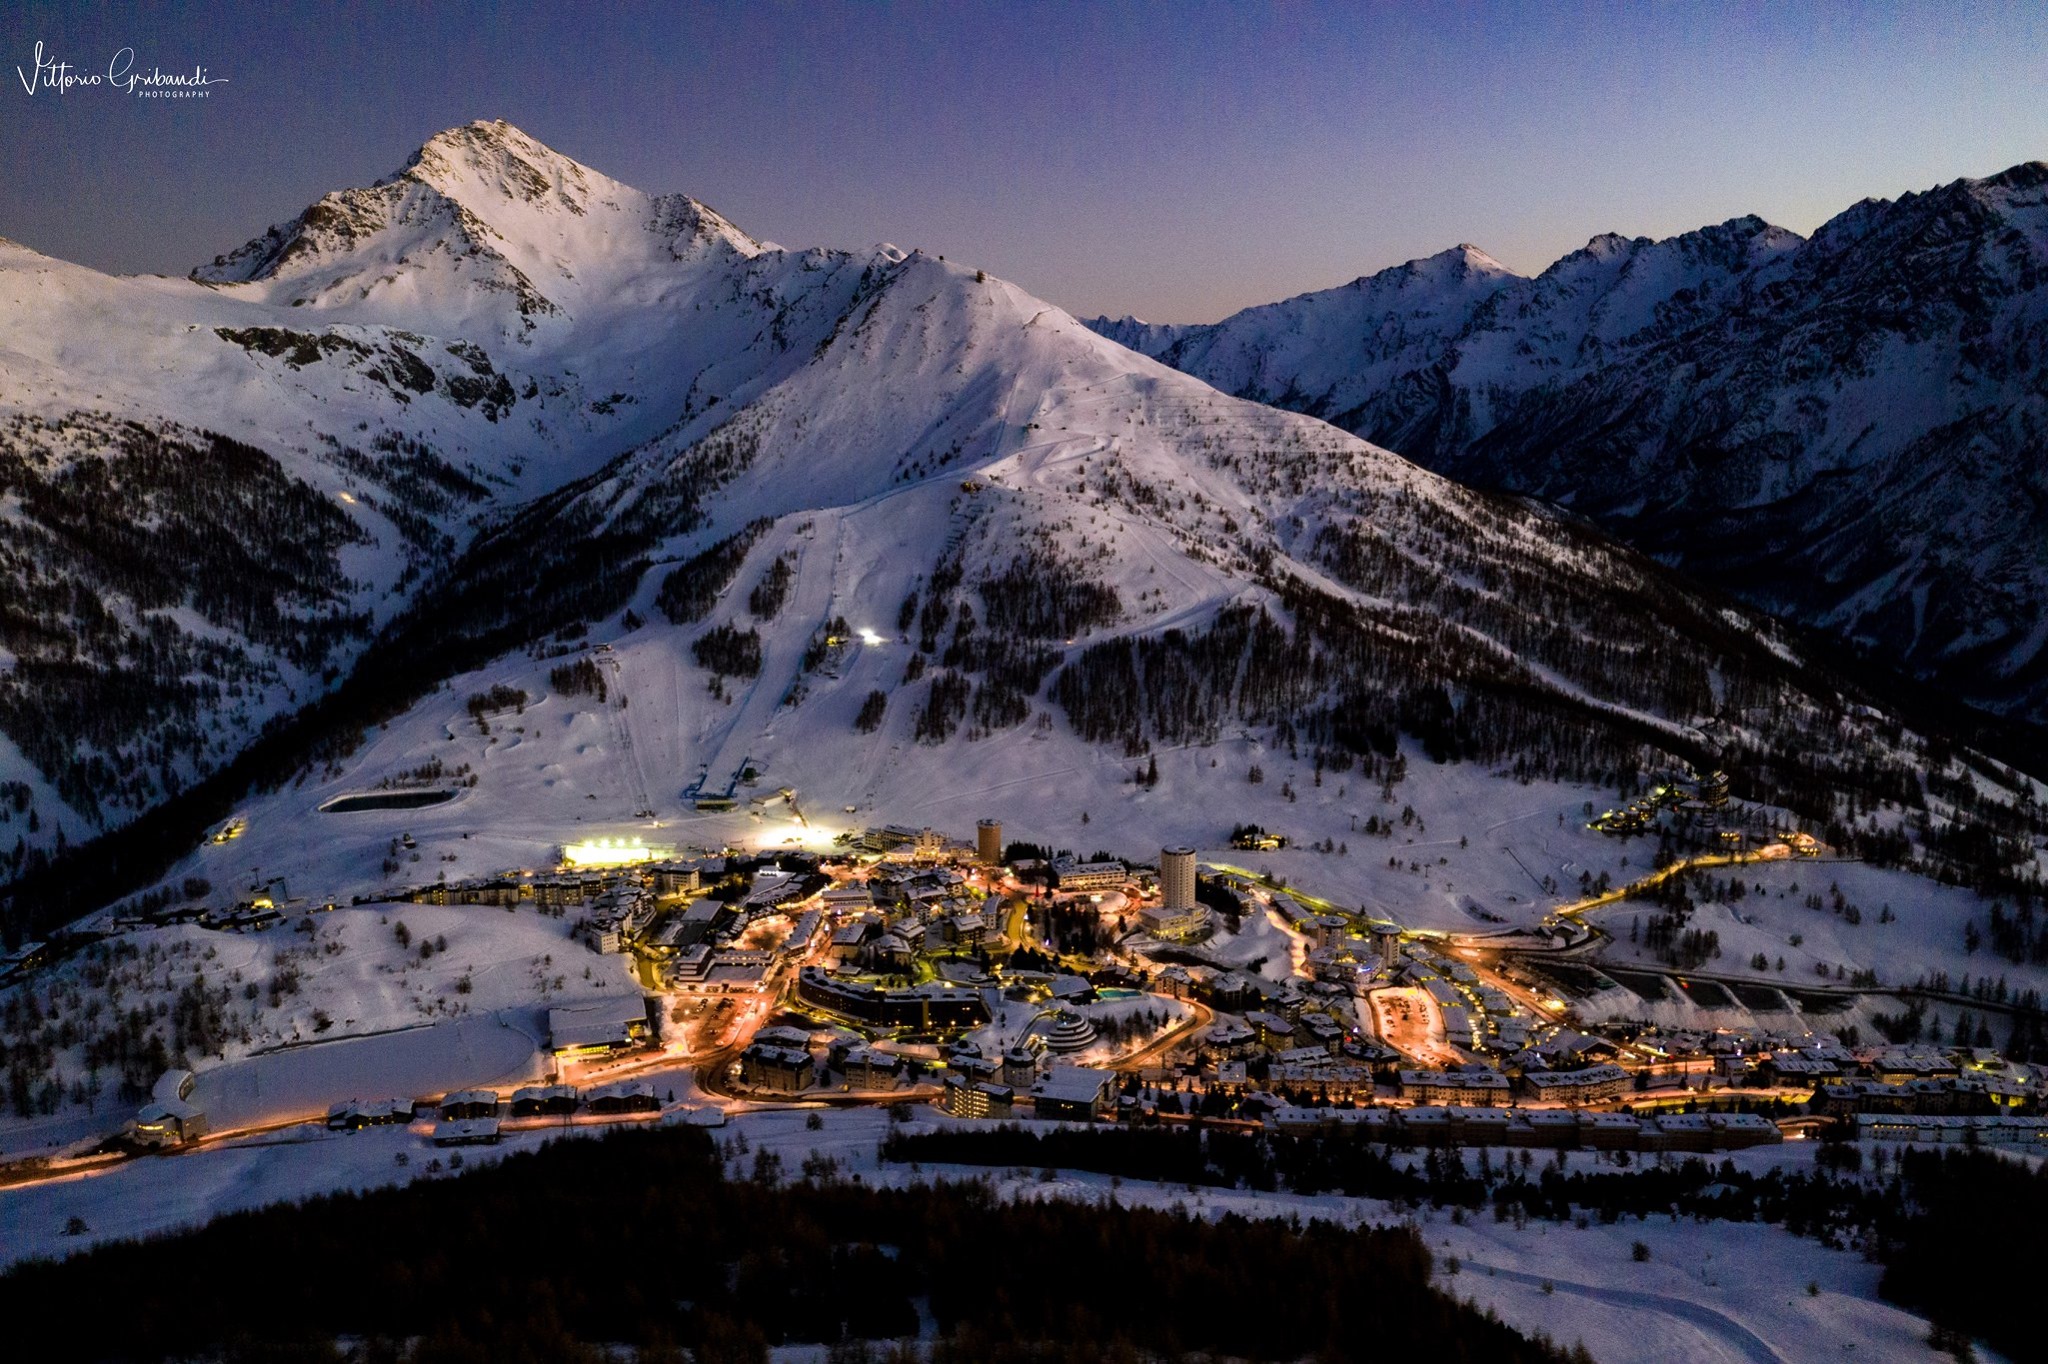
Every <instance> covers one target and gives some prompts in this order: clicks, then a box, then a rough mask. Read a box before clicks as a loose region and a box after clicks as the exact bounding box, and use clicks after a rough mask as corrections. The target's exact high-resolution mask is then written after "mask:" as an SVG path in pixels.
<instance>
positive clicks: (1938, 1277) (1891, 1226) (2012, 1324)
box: [882, 1126, 2048, 1359]
mask: <svg viewBox="0 0 2048 1364" xmlns="http://www.w3.org/2000/svg"><path fill="white" fill-rule="evenodd" d="M882 1155H883V1158H884V1159H886V1160H890V1161H897V1162H911V1161H916V1162H921V1163H923V1164H924V1165H926V1166H930V1165H974V1166H984V1167H1004V1168H1021V1169H1051V1168H1057V1169H1066V1170H1083V1171H1089V1172H1092V1173H1096V1174H1105V1175H1114V1176H1119V1177H1122V1178H1125V1179H1146V1180H1155V1181H1159V1182H1162V1183H1168V1184H1179V1185H1188V1186H1196V1187H1205V1186H1206V1187H1224V1188H1247V1189H1255V1190H1271V1189H1276V1188H1279V1189H1285V1190H1287V1191H1289V1192H1293V1193H1299V1194H1316V1193H1324V1192H1337V1193H1343V1194H1346V1195H1349V1196H1352V1197H1363V1198H1376V1199H1382V1200H1385V1201H1388V1202H1391V1203H1394V1204H1396V1205H1398V1206H1404V1207H1409V1208H1419V1207H1421V1206H1424V1205H1428V1206H1432V1207H1435V1208H1439V1209H1442V1208H1451V1209H1454V1210H1456V1214H1455V1215H1458V1216H1474V1215H1490V1216H1491V1217H1492V1218H1493V1220H1495V1221H1498V1222H1514V1223H1516V1224H1517V1225H1518V1226H1519V1225H1525V1224H1526V1223H1527V1222H1529V1221H1532V1220H1534V1221H1549V1222H1559V1223H1562V1222H1575V1223H1576V1222H1581V1221H1583V1222H1587V1223H1590V1222H1593V1221H1598V1222H1600V1223H1603V1224H1609V1225H1612V1224H1614V1223H1618V1222H1621V1221H1623V1220H1625V1219H1636V1220H1642V1219H1645V1218H1649V1217H1666V1218H1673V1219H1676V1218H1686V1219H1690V1220H1692V1221H1695V1222H1710V1221H1729V1222H1762V1223H1769V1224H1772V1225H1777V1226H1782V1227H1784V1228H1785V1229H1786V1230H1787V1231H1789V1232H1791V1233H1793V1234H1795V1235H1799V1236H1805V1237H1810V1238H1813V1239H1815V1240H1818V1241H1821V1242H1822V1243H1823V1244H1826V1245H1829V1246H1833V1247H1837V1248H1859V1247H1860V1248H1861V1249H1863V1250H1864V1251H1865V1252H1866V1253H1868V1254H1869V1255H1871V1256H1872V1257H1873V1258H1875V1259H1877V1260H1879V1261H1881V1262H1882V1263H1883V1264H1884V1265H1885V1272H1884V1278H1883V1280H1882V1282H1881V1284H1880V1291H1881V1292H1882V1293H1883V1294H1884V1296H1885V1297H1887V1298H1889V1299H1890V1300H1892V1301H1894V1302H1897V1303H1900V1304H1901V1305H1903V1306H1906V1307H1909V1308H1911V1309H1912V1310H1914V1311H1916V1312H1920V1313H1922V1314H1924V1315H1926V1316H1928V1317H1929V1318H1931V1319H1932V1320H1933V1321H1934V1322H1936V1323H1937V1325H1938V1327H1939V1328H1940V1329H1939V1330H1938V1332H1937V1334H1939V1335H1940V1336H1941V1337H1942V1338H1943V1339H1944V1340H1945V1341H1946V1342H1948V1343H1950V1344H1959V1342H1962V1341H1965V1340H1967V1339H1968V1338H1969V1337H1972V1336H1976V1337H1981V1338H1983V1339H1986V1340H1988V1341H1989V1342H1990V1343H1991V1344H1992V1345H1993V1346H1995V1347H1996V1348H1998V1349H1999V1350H2000V1351H2001V1352H2003V1353H2005V1354H2006V1355H2007V1356H2009V1357H2010V1358H2013V1359H2024V1358H2034V1357H2035V1355H2034V1349H2035V1348H2036V1347H2037V1346H2038V1343H2039V1334H2040V1328H2039V1321H2038V1314H2037V1311H2036V1309H2035V1306H2034V1299H2033V1296H2032V1294H2033V1292H2034V1289H2035V1280H2036V1279H2037V1277H2038V1270H2037V1267H2036V1266H2035V1264H2034V1262H2033V1260H2032V1258H2031V1257H2030V1256H2028V1255H2026V1254H2024V1253H2020V1252H2019V1251H2018V1249H2017V1248H2019V1247H2023V1246H2026V1245H2029V1244H2031V1243H2032V1241H2033V1239H2034V1238H2036V1237H2037V1236H2038V1234H2039V1228H2040V1227H2041V1226H2042V1225H2043V1219H2044V1218H2048V1169H2043V1168H2041V1167H2038V1166H2035V1165H2029V1164H2025V1163H2021V1162H2017V1161H2014V1160H2011V1159H2009V1158H2006V1157H2004V1156H2001V1155H1997V1154H1994V1153H1992V1152H1990V1151H1985V1150H1977V1149H1970V1148H1963V1149H1949V1150H1945V1151H1943V1150H1917V1149H1914V1148H1912V1147H1906V1148H1903V1149H1902V1150H1900V1151H1898V1152H1897V1154H1896V1155H1894V1154H1893V1153H1892V1152H1891V1151H1890V1150H1889V1149H1888V1148H1885V1147H1881V1146H1879V1147H1864V1146H1861V1145H1858V1144H1856V1143H1853V1142H1842V1141H1827V1142H1823V1143H1822V1144H1821V1146H1820V1148H1819V1149H1818V1152H1817V1159H1816V1168H1815V1169H1813V1170H1812V1171H1810V1172H1808V1171H1796V1170H1788V1169H1785V1168H1782V1167H1772V1168H1768V1169H1765V1170H1763V1171H1761V1172H1757V1171H1751V1170H1746V1169H1741V1168H1738V1167H1737V1166H1736V1165H1735V1164H1734V1163H1733V1162H1732V1161H1730V1160H1728V1159H1726V1158H1723V1159H1722V1160H1720V1161H1718V1162H1716V1161H1713V1160H1710V1159H1706V1158H1703V1157H1700V1156H1685V1157H1682V1158H1672V1157H1661V1158H1660V1157H1654V1156H1631V1155H1630V1154H1629V1153H1627V1152H1615V1153H1611V1154H1609V1155H1607V1156H1605V1157H1603V1158H1602V1160H1603V1161H1612V1162H1616V1164H1614V1165H1612V1166H1606V1165H1604V1164H1603V1165H1594V1164H1592V1163H1591V1162H1592V1159H1593V1158H1592V1157H1591V1156H1589V1155H1588V1154H1586V1153H1576V1154H1574V1155H1573V1157H1572V1158H1571V1159H1572V1164H1573V1165H1574V1166H1576V1167H1577V1168H1561V1167H1560V1165H1559V1163H1558V1162H1559V1159H1560V1157H1561V1153H1557V1152H1541V1151H1528V1150H1521V1151H1516V1150H1506V1149H1487V1148H1481V1149H1478V1150H1476V1151H1464V1150H1458V1149H1456V1148H1451V1149H1445V1150H1432V1151H1429V1152H1427V1153H1426V1154H1425V1155H1424V1156H1423V1158H1422V1159H1421V1160H1420V1161H1416V1160H1414V1159H1412V1158H1408V1159H1405V1160H1397V1159H1396V1158H1395V1155H1394V1152H1393V1149H1392V1148H1389V1147H1387V1146H1384V1145H1380V1144H1376V1143H1374V1142H1371V1141H1369V1140H1368V1139H1367V1138H1366V1136H1365V1134H1363V1133H1361V1132H1358V1131H1356V1130H1345V1129H1332V1130H1329V1131H1326V1132H1320V1133H1313V1134H1309V1135H1304V1136H1298V1137H1297V1136H1272V1135H1265V1134H1260V1133H1247V1132H1239V1131H1218V1130H1214V1129H1209V1130H1203V1129H1200V1128H1194V1127H1183V1128H1150V1129H1147V1128H1137V1129H1130V1128H1116V1129H1092V1130H1087V1129H1054V1130H1033V1129H1025V1128H1020V1127H1014V1126H1004V1127H997V1128H977V1129H973V1130H959V1129H954V1130H941V1131H937V1132H928V1133H927V1132H921V1133H901V1132H897V1133H892V1134H891V1135H890V1136H889V1137H888V1138H887V1139H885V1141H884V1143H883V1146H882ZM1973 1245H1975V1246H1982V1247H1985V1248H1986V1249H1987V1251H1988V1253H1985V1254H1965V1253H1958V1252H1959V1250H1960V1249H1961V1248H1963V1247H1966V1246H1973Z"/></svg>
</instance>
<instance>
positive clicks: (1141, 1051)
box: [1116, 999, 1216, 1071]
mask: <svg viewBox="0 0 2048 1364" xmlns="http://www.w3.org/2000/svg"><path fill="white" fill-rule="evenodd" d="M1188 1003H1189V1005H1191V1006H1192V1007H1193V1009H1194V1013H1193V1014H1191V1015H1190V1016H1189V1017H1188V1018H1187V1019H1185V1020H1184V1021H1182V1022H1181V1023H1180V1024H1179V1025H1177V1026H1175V1027H1172V1028H1169V1029H1167V1030H1166V1031H1165V1032H1163V1033H1161V1034H1160V1035H1159V1036H1158V1037H1156V1038H1154V1039H1153V1040H1152V1041H1150V1042H1148V1043H1146V1044H1145V1045H1144V1046H1142V1047H1140V1048H1138V1049H1137V1050H1136V1051H1134V1052H1132V1053H1131V1054H1130V1055H1129V1056H1126V1057H1125V1058H1124V1059H1123V1060H1121V1061H1119V1062H1117V1063H1116V1069H1117V1070H1119V1071H1133V1070H1143V1069H1144V1068H1145V1067H1147V1066H1149V1065H1151V1064H1153V1063H1154V1062H1155V1061H1157V1060H1159V1058H1160V1057H1162V1056H1165V1055H1166V1054H1167V1053H1169V1052H1171V1051H1172V1050H1173V1049H1174V1048H1175V1047H1178V1046H1180V1045H1181V1044H1182V1043H1183V1042H1188V1041H1192V1040H1193V1039H1194V1037H1195V1036H1196V1035H1197V1034H1199V1033H1202V1032H1204V1031H1206V1030H1207V1029H1208V1027H1209V1025H1210V1024H1211V1023H1213V1022H1215V1021H1216V1013H1215V1010H1213V1009H1211V1008H1210V1007H1209V1006H1208V1005H1206V1004H1199V1003H1196V1002H1195V1001H1194V1000H1192V999H1191V1000H1189V1001H1188Z"/></svg>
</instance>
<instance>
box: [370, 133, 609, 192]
mask: <svg viewBox="0 0 2048 1364" xmlns="http://www.w3.org/2000/svg"><path fill="white" fill-rule="evenodd" d="M406 178H411V179H414V180H418V181H420V182H421V183H423V184H428V185H432V186H433V187H434V188H435V189H438V190H440V191H441V192H442V193H443V194H445V195H447V196H448V197H449V198H451V199H453V200H455V201H456V202H458V203H461V204H462V205H463V206H464V207H466V208H469V209H471V210H472V211H478V212H483V211H487V210H488V208H489V207H490V206H491V205H493V204H495V203H497V202H502V201H509V202H514V203H527V204H539V205H545V206H547V207H550V208H559V209H562V210H564V211H567V212H569V213H575V214H582V213H585V212H587V211H588V210H589V208H590V206H591V204H592V201H593V200H597V199H612V200H614V201H615V200H617V199H618V198H620V197H621V196H628V195H629V196H632V197H639V191H637V190H629V189H628V188H627V187H626V186H624V185H621V184H620V183H619V182H618V181H616V180H612V179H610V178H608V177H606V176H603V175H600V174H599V173H598V172H596V171H594V170H591V169H590V168H589V167H588V166H585V165H583V164H582V163H581V162H578V161H575V160H572V159H571V158H569V157H566V156H563V155H562V154H561V153H560V152H557V151H555V150H554V149H553V148H551V147H548V146H546V145H544V144H543V143H540V142H538V141H536V140H534V139H533V138H531V137H528V136H527V135H526V134H525V133H523V132H521V131H520V130H519V129H517V128H515V127H513V126H512V125H511V124H509V123H507V122H505V121H504V120H503V119H497V120H494V121H489V122H486V121H482V120H479V121H477V122H475V123H466V124H464V125H463V126H461V127H460V128H450V129H448V130H447V131H446V132H440V133H436V134H434V136H432V137H430V138H428V139H427V141H426V142H425V143H424V144H423V145H422V146H421V147H420V149H419V150H418V151H417V152H415V153H414V154H413V158H412V160H411V161H409V162H408V163H407V164H406V167H405V169H404V170H403V171H401V172H399V174H398V175H396V176H393V177H392V179H394V180H399V179H406Z"/></svg>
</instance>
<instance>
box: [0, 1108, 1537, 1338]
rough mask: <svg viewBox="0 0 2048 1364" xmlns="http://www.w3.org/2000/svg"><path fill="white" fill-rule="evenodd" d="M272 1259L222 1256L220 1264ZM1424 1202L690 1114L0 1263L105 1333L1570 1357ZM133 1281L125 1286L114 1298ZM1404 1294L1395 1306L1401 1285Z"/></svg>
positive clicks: (16, 1307)
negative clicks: (938, 1160) (834, 1136)
mask: <svg viewBox="0 0 2048 1364" xmlns="http://www.w3.org/2000/svg"><path fill="white" fill-rule="evenodd" d="M257 1265H262V1266H272V1267H276V1268H277V1269H278V1270H279V1271H281V1272H262V1273H255V1274H249V1273H239V1272H224V1271H223V1267H224V1266H257ZM1430 1271H1431V1261H1430V1255H1429V1252H1428V1250H1427V1249H1426V1248H1425V1247H1424V1246H1423V1244H1422V1241H1421V1239H1420V1238H1419V1237H1418V1236H1417V1235H1416V1233H1415V1232H1414V1231H1413V1230H1411V1229H1408V1228H1399V1227H1390V1228H1366V1229H1350V1228H1340V1227H1337V1226H1335V1225H1332V1224H1328V1223H1321V1222H1316V1223H1311V1224H1308V1225H1306V1226H1304V1225H1301V1224H1299V1223H1298V1222H1290V1221H1285V1220H1279V1219H1262V1220H1256V1221H1252V1220H1244V1219H1239V1218H1235V1217H1225V1218H1223V1219H1220V1220H1217V1221H1213V1222H1211V1221H1206V1220H1202V1219H1200V1218H1197V1217H1192V1216H1190V1215H1188V1214H1186V1213H1183V1212H1177V1211H1176V1212H1165V1211H1154V1210H1147V1209H1143V1208H1135V1207H1117V1206H1103V1205H1097V1204H1084V1203H1073V1202H1066V1201H1059V1200H1053V1201H1043V1202H1041V1201H1037V1200H1031V1201H1025V1202H1003V1201H1000V1200H998V1199H996V1198H995V1197H994V1196H993V1195H992V1194H991V1193H990V1192H988V1190H987V1189H986V1188H985V1187H984V1186H981V1185H978V1184H960V1183H954V1184H936V1185H924V1184H918V1185H914V1186H912V1187H910V1188H907V1189H877V1188H873V1187H864V1186H862V1185H860V1184H857V1183H852V1182H846V1181H840V1180H836V1179H830V1178H825V1179H821V1178H819V1177H817V1176H816V1175H813V1174H807V1175H806V1176H805V1177H804V1178H803V1179H801V1180H800V1181H798V1182H794V1183H790V1182H784V1181H783V1179H782V1178H781V1176H780V1174H779V1172H778V1171H777V1169H776V1167H775V1164H774V1162H772V1161H767V1160H763V1161H759V1162H757V1164H756V1168H755V1170H754V1173H753V1177H752V1178H746V1179H740V1178H730V1177H728V1176H727V1175H726V1174H725V1172H724V1166H723V1161H722V1159H721V1157H720V1154H719V1152H718V1149H717V1147H716V1146H715V1145H714V1144H713V1141H712V1139H711V1137H710V1136H709V1135H708V1134H706V1133H705V1132H703V1131H701V1130H698V1129H695V1128H673V1127H669V1128H653V1129H638V1130H629V1131H622V1132H617V1133H614V1134H611V1135H608V1136H606V1137H603V1138H601V1139H598V1140H567V1141H559V1142H556V1143H553V1144H551V1145H549V1146H547V1147H545V1148H543V1149H541V1150H539V1151H536V1152H532V1153H527V1154H519V1155H513V1156H510V1157H508V1158H506V1159H505V1160H504V1161H502V1162H500V1163H497V1164H493V1165H489V1166H486V1167H484V1168H481V1169H477V1170H474V1171H471V1172H468V1173H466V1174H464V1175H463V1176H462V1177H461V1178H459V1179H455V1178H425V1179H421V1180H418V1181H416V1182H414V1183H412V1184H409V1185H405V1186H401V1187H393V1188H386V1189H380V1190H374V1191H371V1192H369V1193H364V1194H338V1195H333V1196H329V1197H324V1198H319V1199H315V1200H312V1201H311V1202H308V1203H304V1204H299V1205H279V1206H275V1207H271V1208H267V1209H263V1210H260V1211H256V1212H248V1213H239V1214H234V1215H230V1216H227V1217H224V1218H221V1219H219V1220H218V1221H216V1222H214V1223H212V1224H210V1225H208V1226H206V1227H204V1228H202V1229H199V1230H197V1231H191V1232H185V1233H181V1234H178V1235H176V1236H174V1237H170V1238H167V1239H161V1240H156V1241H151V1242H145V1243H125V1244H114V1245H108V1246H103V1247H100V1248H98V1249H95V1250H92V1251H88V1252H86V1253H84V1254H82V1255H79V1256H75V1257H73V1258H71V1259H68V1260H65V1261H62V1262H60V1263H48V1262H42V1263H31V1264H26V1265H22V1266H19V1267H17V1268H16V1269H14V1270H12V1271H11V1272H9V1273H8V1274H7V1275H6V1276H5V1277H0V1308H4V1310H6V1311H9V1312H10V1313H12V1314H13V1315H14V1317H15V1319H16V1320H28V1319H36V1320H42V1321H46V1322H53V1323H54V1322H66V1321H82V1320H87V1319H91V1320H94V1321H95V1322H96V1323H98V1324H97V1325H96V1327H95V1331H94V1337H93V1344H92V1347H91V1348H92V1350H93V1351H94V1352H95V1354H96V1357H99V1358H104V1359H122V1360H144V1359H172V1358H191V1357H194V1356H198V1355H209V1354H220V1355H224V1356H225V1357H227V1358H230V1359H275V1358H280V1357H289V1358H298V1359H337V1358H342V1357H345V1356H342V1355H340V1354H339V1353H338V1352H337V1350H336V1348H335V1345H334V1342H335V1340H336V1338H337V1337H342V1336H346V1337H350V1338H353V1339H356V1340H359V1341H362V1342H365V1345H364V1349H365V1351H366V1353H365V1354H364V1355H362V1356H361V1357H363V1358H377V1359H391V1360H398V1359H404V1360H407V1361H412V1364H434V1362H438V1361H455V1360H464V1361H466V1360H473V1359H474V1360H482V1359H489V1360H492V1361H495V1362H496V1364H518V1362H519V1361H526V1360H535V1361H539V1360H548V1361H563V1360H580V1359H592V1360H594V1359H597V1358H600V1357H601V1355H600V1354H599V1351H598V1348H597V1347H598V1346H600V1345H604V1344H631V1345H634V1346H637V1347H639V1348H640V1349H641V1351H642V1353H641V1354H640V1356H639V1357H640V1358H641V1359H642V1360H680V1359H682V1358H683V1357H684V1356H683V1355H682V1353H681V1351H683V1350H686V1349H687V1350H688V1351H690V1352H691V1356H690V1357H692V1358H694V1359H695V1360H696V1361H697V1364H738V1362H739V1361H761V1360H765V1359H766V1358H767V1354H766V1350H767V1347H768V1346H770V1345H773V1344H781V1343H800V1342H822V1343H827V1344H835V1345H838V1346H840V1347H841V1352H842V1353H844V1354H846V1355H847V1356H848V1357H858V1353H857V1351H856V1350H854V1349H851V1348H849V1347H850V1346H853V1345H855V1344H857V1343H858V1342H864V1341H871V1342H886V1341H894V1340H898V1339H902V1338H906V1337H912V1338H914V1337H916V1336H917V1335H918V1333H919V1322H920V1316H919V1305H920V1303H921V1304H922V1305H923V1306H924V1307H925V1309H926V1310H927V1311H928V1312H929V1314H930V1316H931V1318H932V1319H933V1321H934V1322H935V1324H936V1328H937V1331H938V1334H939V1337H940V1340H939V1342H938V1343H937V1344H936V1345H935V1346H933V1348H932V1349H931V1350H930V1351H929V1352H928V1354H927V1355H926V1358H927V1359H928V1360H931V1361H968V1360H972V1361H977V1364H981V1362H984V1361H1003V1360H1015V1361H1046V1362H1048V1364H1050V1362H1051V1361H1082V1360H1088V1361H1095V1360H1103V1359H1128V1360H1137V1359H1141V1358H1143V1359H1167V1360H1177V1359H1189V1358H1194V1357H1213V1356H1215V1355H1219V1354H1220V1355H1225V1356H1229V1357H1233V1358H1237V1359H1244V1360H1290V1361H1291V1360H1301V1359H1305V1358H1313V1359H1317V1360H1327V1361H1333V1362H1334V1361H1342V1360H1355V1359H1388V1358H1401V1357H1411V1358H1423V1357H1427V1358H1429V1359H1432V1360H1439V1361H1446V1364H1461V1362H1470V1364H1477V1361H1482V1360H1484V1361H1488V1362H1489V1364H1524V1362H1525V1361H1526V1362H1527V1364H1542V1362H1547V1361H1563V1360H1565V1359H1566V1358H1567V1356H1565V1355H1564V1354H1562V1353H1560V1352H1559V1351H1557V1350H1556V1349H1555V1348H1553V1347H1551V1346H1548V1345H1545V1344H1543V1343H1541V1342H1535V1341H1531V1340H1529V1339H1527V1338H1525V1337H1523V1336H1521V1335H1519V1334H1517V1333H1516V1332H1515V1331H1513V1330H1511V1329H1509V1328H1508V1327H1507V1326H1505V1325H1503V1324H1501V1323H1500V1322H1498V1321H1496V1320H1493V1319H1490V1318H1488V1317H1486V1316H1483V1315H1481V1314H1480V1313H1478V1312H1476V1311H1474V1310H1473V1309H1471V1308H1470V1307H1467V1306H1464V1305H1463V1304H1461V1303H1459V1302H1457V1301H1456V1300H1455V1299H1453V1298H1452V1297H1450V1296H1448V1295H1446V1294H1444V1293H1442V1292H1439V1291H1438V1290H1437V1289H1435V1288H1433V1287H1432V1286H1431V1284H1430ZM111 1283H119V1284H121V1285H123V1288H122V1306H121V1310H120V1311H119V1312H111V1313H110V1312H107V1311H105V1310H104V1304H105V1295H106V1291H107V1285H108V1284H111ZM1394 1304H1398V1305H1399V1308H1400V1310H1399V1311H1389V1310H1387V1309H1388V1308H1389V1307H1390V1306H1392V1305H1394Z"/></svg>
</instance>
